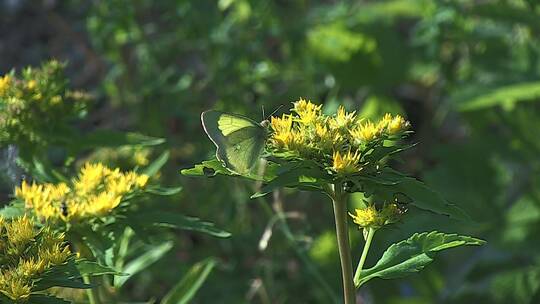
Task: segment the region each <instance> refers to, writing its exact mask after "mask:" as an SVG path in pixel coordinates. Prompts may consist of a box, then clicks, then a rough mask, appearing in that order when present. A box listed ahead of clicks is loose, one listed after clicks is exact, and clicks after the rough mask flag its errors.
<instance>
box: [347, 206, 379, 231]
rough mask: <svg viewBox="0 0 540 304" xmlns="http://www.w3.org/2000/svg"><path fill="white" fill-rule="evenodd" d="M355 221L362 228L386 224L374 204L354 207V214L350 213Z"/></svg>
mask: <svg viewBox="0 0 540 304" xmlns="http://www.w3.org/2000/svg"><path fill="white" fill-rule="evenodd" d="M349 215H350V216H351V217H352V219H353V222H354V223H355V224H357V225H358V226H360V227H361V228H375V227H380V226H382V225H383V224H384V222H383V221H382V219H381V217H380V214H379V211H377V209H376V208H375V206H374V205H371V206H368V207H366V208H364V209H354V214H352V213H349Z"/></svg>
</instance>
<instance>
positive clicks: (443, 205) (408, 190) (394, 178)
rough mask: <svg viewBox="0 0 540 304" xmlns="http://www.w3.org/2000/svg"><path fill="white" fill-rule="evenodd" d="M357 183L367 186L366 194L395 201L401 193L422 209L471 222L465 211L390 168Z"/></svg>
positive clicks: (423, 185) (361, 177)
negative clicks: (395, 195)
mask: <svg viewBox="0 0 540 304" xmlns="http://www.w3.org/2000/svg"><path fill="white" fill-rule="evenodd" d="M355 183H359V184H361V185H364V186H366V189H364V190H365V192H366V193H373V194H375V195H377V196H378V197H380V198H382V199H384V200H387V201H393V199H394V198H393V196H394V194H397V193H399V194H403V195H405V196H407V197H409V198H410V199H411V200H412V202H411V204H412V205H414V206H416V207H418V208H420V209H423V210H428V211H431V212H435V213H438V214H443V215H447V216H450V217H451V218H454V219H459V220H463V221H470V218H469V216H468V215H467V214H466V213H465V212H464V211H463V210H461V209H460V208H458V207H457V206H455V205H454V204H452V203H450V202H448V201H447V200H446V199H445V198H444V197H443V196H442V195H441V194H439V193H438V192H436V191H434V190H431V189H430V188H429V187H428V186H426V185H425V184H424V183H423V182H421V181H419V180H417V179H415V178H412V177H408V176H405V175H403V174H401V173H399V172H397V171H395V170H392V169H390V168H385V169H384V170H383V171H382V173H381V174H378V175H375V176H359V177H358V178H357V180H356V181H355Z"/></svg>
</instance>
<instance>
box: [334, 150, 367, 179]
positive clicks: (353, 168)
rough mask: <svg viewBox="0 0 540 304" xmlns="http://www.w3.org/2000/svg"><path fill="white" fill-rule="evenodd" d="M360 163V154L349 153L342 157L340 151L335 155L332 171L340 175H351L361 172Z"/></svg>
mask: <svg viewBox="0 0 540 304" xmlns="http://www.w3.org/2000/svg"><path fill="white" fill-rule="evenodd" d="M359 161H360V154H359V153H358V151H356V152H354V153H352V152H351V151H348V152H347V154H344V155H341V153H339V152H338V151H335V152H334V155H333V166H332V169H333V170H334V171H335V172H336V173H338V174H351V173H356V172H358V171H360V169H361V168H359V167H358V162H359Z"/></svg>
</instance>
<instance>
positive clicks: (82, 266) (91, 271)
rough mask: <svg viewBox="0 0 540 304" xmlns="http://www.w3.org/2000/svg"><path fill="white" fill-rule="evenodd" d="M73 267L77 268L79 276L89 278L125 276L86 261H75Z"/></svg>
mask: <svg viewBox="0 0 540 304" xmlns="http://www.w3.org/2000/svg"><path fill="white" fill-rule="evenodd" d="M75 266H76V267H77V269H78V270H79V272H80V274H81V275H89V276H100V275H105V274H112V275H121V276H125V275H126V274H123V273H120V272H118V271H116V270H114V269H112V268H110V267H107V266H104V265H101V264H99V263H96V262H92V261H88V260H77V261H75Z"/></svg>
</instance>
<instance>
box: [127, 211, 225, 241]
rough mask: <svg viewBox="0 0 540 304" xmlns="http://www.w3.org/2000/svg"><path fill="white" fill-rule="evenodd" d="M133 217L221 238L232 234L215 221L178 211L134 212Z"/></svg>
mask: <svg viewBox="0 0 540 304" xmlns="http://www.w3.org/2000/svg"><path fill="white" fill-rule="evenodd" d="M131 218H133V219H134V220H135V221H136V222H141V223H142V222H150V223H153V224H154V225H158V226H163V227H169V228H174V229H184V230H192V231H198V232H203V233H207V234H210V235H212V236H216V237H221V238H226V237H229V236H231V234H230V233H229V232H227V231H225V230H222V229H219V228H217V227H215V226H214V223H211V222H205V221H202V220H201V219H199V218H196V217H191V216H185V215H182V214H178V213H172V212H164V211H154V212H146V213H142V214H134V215H133V217H131Z"/></svg>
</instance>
